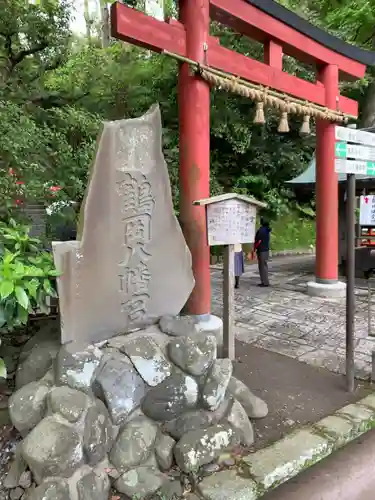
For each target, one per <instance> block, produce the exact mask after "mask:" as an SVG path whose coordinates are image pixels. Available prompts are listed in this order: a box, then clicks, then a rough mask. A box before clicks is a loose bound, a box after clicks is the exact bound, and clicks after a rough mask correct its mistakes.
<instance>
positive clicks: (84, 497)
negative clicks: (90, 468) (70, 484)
mask: <svg viewBox="0 0 375 500" xmlns="http://www.w3.org/2000/svg"><path fill="white" fill-rule="evenodd" d="M110 487H111V484H110V482H109V479H108V476H107V474H104V473H100V474H99V473H98V471H95V472H90V473H89V474H86V475H84V476H83V477H82V478H81V479H80V480H79V481H78V482H77V491H78V499H79V500H108V495H109V490H110Z"/></svg>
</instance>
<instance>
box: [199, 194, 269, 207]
mask: <svg viewBox="0 0 375 500" xmlns="http://www.w3.org/2000/svg"><path fill="white" fill-rule="evenodd" d="M225 200H241V201H244V202H246V203H249V204H251V205H256V206H257V207H259V208H266V207H267V203H263V202H262V201H258V200H256V199H255V198H252V197H251V196H245V195H244V194H237V193H226V194H220V195H218V196H212V197H211V198H204V199H202V200H197V201H195V202H194V205H201V206H204V205H212V204H213V203H219V202H220V201H225Z"/></svg>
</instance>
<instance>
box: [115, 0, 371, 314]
mask: <svg viewBox="0 0 375 500" xmlns="http://www.w3.org/2000/svg"><path fill="white" fill-rule="evenodd" d="M179 4H180V6H179V20H178V21H176V20H169V21H167V22H162V21H158V20H156V19H154V18H152V17H149V16H147V15H145V14H143V13H142V12H139V11H137V10H134V9H131V8H129V7H126V6H125V5H123V4H120V3H118V2H117V3H115V4H113V5H112V8H111V25H112V36H113V37H114V38H118V39H120V40H123V41H126V42H129V43H132V44H135V45H138V46H141V47H145V48H148V49H150V50H153V51H156V52H163V51H168V52H173V53H175V54H178V55H180V56H184V57H187V58H189V59H191V60H193V61H195V62H197V63H200V64H202V65H206V66H210V67H212V68H215V69H218V70H221V71H224V72H226V73H230V74H233V75H235V76H237V77H241V78H243V79H245V80H248V81H250V82H253V83H258V84H262V85H264V86H266V87H270V88H272V89H274V90H277V91H279V92H283V93H285V94H288V95H290V96H294V97H296V98H298V99H302V100H306V101H308V102H311V103H315V104H318V105H321V106H325V107H328V108H330V109H333V110H335V111H340V112H343V113H346V114H350V115H353V116H357V114H358V105H357V102H356V101H353V100H351V99H348V98H346V97H344V96H341V95H340V92H339V78H341V79H347V80H350V79H354V80H355V79H358V78H362V77H363V76H364V74H365V70H366V65H367V64H374V63H375V54H373V53H370V52H367V51H363V50H360V49H357V48H355V47H353V46H350V45H349V44H345V43H344V42H342V41H341V40H338V39H337V38H334V37H332V36H331V35H328V34H326V33H324V32H323V31H322V30H319V29H318V28H315V27H313V26H312V25H310V24H309V23H307V22H306V21H304V20H303V19H301V18H299V17H298V16H296V15H295V14H293V13H292V12H290V11H288V10H287V9H285V8H283V7H282V6H280V5H279V4H277V3H276V2H274V1H273V0H180V2H179ZM210 19H212V20H216V21H218V22H220V23H222V24H224V25H226V26H229V27H231V28H233V29H234V30H235V31H237V32H239V33H242V34H244V35H246V36H249V37H250V38H253V39H255V40H258V41H260V42H262V43H263V44H264V49H265V50H264V53H265V60H264V62H259V61H255V60H253V59H251V58H249V57H247V56H245V55H242V54H239V53H237V52H235V51H232V50H229V49H226V48H225V47H222V46H221V45H220V42H219V40H218V39H216V38H214V37H212V36H210V34H209V25H210ZM283 54H288V55H292V56H294V57H297V58H298V59H299V60H302V61H307V62H309V63H312V64H313V65H314V66H315V67H316V71H317V80H316V82H307V81H305V80H302V79H300V78H297V77H295V76H293V75H289V74H287V73H286V72H284V71H283V69H282V68H283V65H282V58H283ZM178 85H179V87H178V94H179V95H178V100H179V119H180V185H181V193H180V196H181V205H180V214H181V222H182V226H183V230H184V234H185V238H186V241H187V243H188V245H189V248H190V250H191V253H192V258H193V271H194V276H195V280H196V286H195V288H194V290H193V293H192V294H191V297H190V299H189V302H188V304H187V306H188V312H190V313H191V314H194V315H199V316H200V315H207V314H209V313H210V308H211V293H210V269H209V248H208V246H207V237H206V221H205V213H204V208H203V207H199V206H194V205H193V201H195V200H198V199H203V198H207V197H209V175H210V174H209V172H210V86H209V84H208V83H207V82H206V81H204V80H203V79H201V78H200V77H199V76H197V75H192V74H190V72H189V66H188V64H186V63H185V64H181V65H180V70H179V83H178ZM334 148H335V125H334V124H333V123H331V122H328V121H324V120H317V183H316V188H317V256H316V282H317V284H318V285H319V286H320V287H321V288H324V285H325V284H328V285H330V288H332V284H335V283H337V281H338V270H337V268H338V265H337V264H338V248H337V236H336V235H337V233H338V197H337V188H338V182H337V174H336V173H335V171H334V154H335V153H334ZM333 288H334V287H333Z"/></svg>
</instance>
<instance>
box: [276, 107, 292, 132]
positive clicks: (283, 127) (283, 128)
mask: <svg viewBox="0 0 375 500" xmlns="http://www.w3.org/2000/svg"><path fill="white" fill-rule="evenodd" d="M277 131H278V132H280V133H282V134H285V133H286V132H289V123H288V112H287V111H286V110H285V108H284V109H283V110H282V111H281V115H280V123H279V127H278V129H277Z"/></svg>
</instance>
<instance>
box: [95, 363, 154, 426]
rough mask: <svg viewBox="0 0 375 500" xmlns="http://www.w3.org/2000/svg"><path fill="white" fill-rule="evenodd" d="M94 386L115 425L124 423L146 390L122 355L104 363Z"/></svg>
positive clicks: (143, 383) (140, 379)
mask: <svg viewBox="0 0 375 500" xmlns="http://www.w3.org/2000/svg"><path fill="white" fill-rule="evenodd" d="M96 384H97V385H98V386H99V388H100V390H101V391H102V394H103V398H104V400H105V402H106V405H107V407H108V410H109V412H110V414H111V417H112V421H113V423H114V424H115V425H122V424H124V423H125V422H126V420H127V419H128V417H129V415H130V413H131V412H132V411H133V410H134V409H135V408H137V406H139V404H140V402H141V400H142V399H143V397H144V395H145V394H146V392H147V390H148V388H147V386H146V384H145V382H144V381H143V379H142V378H141V377H140V375H139V374H138V372H137V370H136V369H135V368H134V366H133V364H132V363H131V361H130V360H129V359H128V358H127V357H126V356H124V355H121V358H120V357H119V355H116V357H113V358H110V359H108V360H107V361H106V362H105V363H104V365H103V366H102V368H101V369H100V372H99V373H98V376H97V378H96ZM119 387H121V390H120V391H119Z"/></svg>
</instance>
